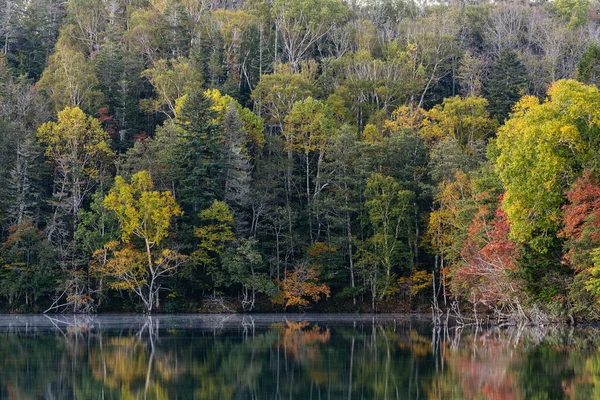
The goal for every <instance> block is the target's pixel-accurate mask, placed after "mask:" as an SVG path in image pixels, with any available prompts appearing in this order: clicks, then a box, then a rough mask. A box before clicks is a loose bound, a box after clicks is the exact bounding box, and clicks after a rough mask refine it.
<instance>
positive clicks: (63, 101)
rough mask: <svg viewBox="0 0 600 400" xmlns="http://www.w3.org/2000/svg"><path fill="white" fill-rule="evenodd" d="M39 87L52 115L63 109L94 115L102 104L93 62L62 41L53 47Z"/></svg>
mask: <svg viewBox="0 0 600 400" xmlns="http://www.w3.org/2000/svg"><path fill="white" fill-rule="evenodd" d="M38 86H39V88H40V89H42V90H43V91H45V92H46V93H47V95H48V97H49V98H50V101H51V102H52V104H53V109H54V111H55V112H59V111H60V110H62V109H64V108H66V107H77V108H81V109H83V110H85V111H87V112H94V111H95V110H96V109H97V108H98V106H99V104H100V103H101V101H102V92H101V91H100V90H99V88H98V78H97V77H96V74H95V71H94V67H93V65H92V63H91V62H90V61H89V60H86V58H85V55H84V54H83V53H82V52H81V51H79V50H77V49H76V48H74V47H73V46H72V45H71V44H70V43H69V42H68V40H67V39H65V38H62V39H61V40H59V42H58V43H57V44H56V49H55V51H54V54H52V56H50V59H49V60H48V67H47V68H46V69H45V70H44V73H43V74H42V77H41V78H40V81H39V83H38Z"/></svg>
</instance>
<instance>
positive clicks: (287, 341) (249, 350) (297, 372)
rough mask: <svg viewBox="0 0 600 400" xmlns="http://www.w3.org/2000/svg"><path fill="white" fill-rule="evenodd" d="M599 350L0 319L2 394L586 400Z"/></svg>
mask: <svg viewBox="0 0 600 400" xmlns="http://www.w3.org/2000/svg"><path fill="white" fill-rule="evenodd" d="M599 345H600V337H599V335H598V328H593V327H588V328H577V329H573V328H570V329H559V328H551V329H531V328H528V329H512V328H506V329H487V330H480V329H479V330H478V329H470V330H468V329H465V330H453V329H438V328H432V327H431V326H430V325H429V323H428V321H427V320H426V319H414V318H406V317H398V316H378V317H371V316H362V317H351V316H336V317H332V316H327V317H318V316H292V317H289V316H288V317H287V318H286V317H284V316H270V315H266V316H257V317H251V316H209V317H197V316H178V317H166V316H164V317H163V316H154V317H140V316H117V317H81V316H48V317H13V316H0V398H2V399H96V398H98V399H284V398H285V399H289V398H292V399H400V398H401V399H405V398H411V399H412V398H414V399H427V398H430V399H481V398H485V399H505V400H510V399H532V398H537V399H561V398H565V399H592V398H600V350H599Z"/></svg>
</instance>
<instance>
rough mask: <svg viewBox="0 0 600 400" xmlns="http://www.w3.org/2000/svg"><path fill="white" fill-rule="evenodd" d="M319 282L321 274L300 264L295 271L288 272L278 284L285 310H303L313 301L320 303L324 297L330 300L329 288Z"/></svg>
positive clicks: (313, 268)
mask: <svg viewBox="0 0 600 400" xmlns="http://www.w3.org/2000/svg"><path fill="white" fill-rule="evenodd" d="M318 281H319V273H318V271H317V270H316V268H315V267H310V266H306V265H302V264H298V265H296V267H295V268H294V269H293V270H290V271H287V272H286V273H285V276H284V278H283V280H282V281H279V282H278V285H279V290H280V292H279V294H280V296H281V298H282V302H283V305H284V308H288V307H293V306H298V307H299V308H300V309H302V308H304V307H307V306H308V305H309V304H310V301H311V300H312V301H313V302H318V301H319V300H321V298H322V297H323V296H325V297H326V298H329V295H330V290H329V287H328V286H327V285H326V284H324V283H318ZM276 301H277V299H276Z"/></svg>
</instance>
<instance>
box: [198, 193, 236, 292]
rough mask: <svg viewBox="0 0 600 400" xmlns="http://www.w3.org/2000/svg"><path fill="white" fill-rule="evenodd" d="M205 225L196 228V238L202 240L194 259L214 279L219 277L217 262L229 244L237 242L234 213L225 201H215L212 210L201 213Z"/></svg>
mask: <svg viewBox="0 0 600 400" xmlns="http://www.w3.org/2000/svg"><path fill="white" fill-rule="evenodd" d="M200 220H201V221H202V222H203V225H202V226H200V227H198V228H196V230H195V231H194V236H196V237H197V238H198V239H200V242H199V243H198V247H197V249H196V251H194V254H193V257H194V259H195V260H196V262H198V264H200V265H204V266H206V267H207V268H208V269H209V271H210V274H211V275H213V279H215V280H216V281H221V279H219V277H217V275H219V274H218V272H219V271H218V270H217V261H218V260H219V258H220V256H221V255H222V254H223V252H224V251H225V246H226V245H227V244H230V243H232V242H233V241H235V235H234V233H233V212H232V211H231V209H230V208H229V206H228V205H227V204H225V202H223V201H217V200H215V201H214V202H213V203H212V205H211V206H210V208H207V209H206V210H204V211H202V212H201V213H200Z"/></svg>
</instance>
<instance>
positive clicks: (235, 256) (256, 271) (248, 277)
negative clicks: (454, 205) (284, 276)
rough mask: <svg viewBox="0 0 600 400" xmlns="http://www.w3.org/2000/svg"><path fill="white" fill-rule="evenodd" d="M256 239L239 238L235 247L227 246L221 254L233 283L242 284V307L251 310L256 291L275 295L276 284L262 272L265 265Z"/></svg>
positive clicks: (253, 305)
mask: <svg viewBox="0 0 600 400" xmlns="http://www.w3.org/2000/svg"><path fill="white" fill-rule="evenodd" d="M257 246H258V241H257V240H256V239H253V238H251V239H241V240H239V242H238V243H237V244H236V247H235V249H234V248H229V249H227V250H226V251H225V252H224V253H223V255H222V263H223V267H224V269H225V271H226V273H227V275H228V276H229V277H230V279H231V282H232V283H233V284H238V285H241V286H242V309H243V310H244V311H252V310H253V309H254V307H255V302H256V293H264V294H266V295H268V296H271V297H273V296H275V295H276V293H277V286H276V285H275V283H273V281H272V280H271V278H270V277H269V275H268V274H266V273H265V272H263V270H264V268H265V265H264V262H263V257H262V255H261V254H260V253H259V252H258V250H257V249H256V247H257Z"/></svg>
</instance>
